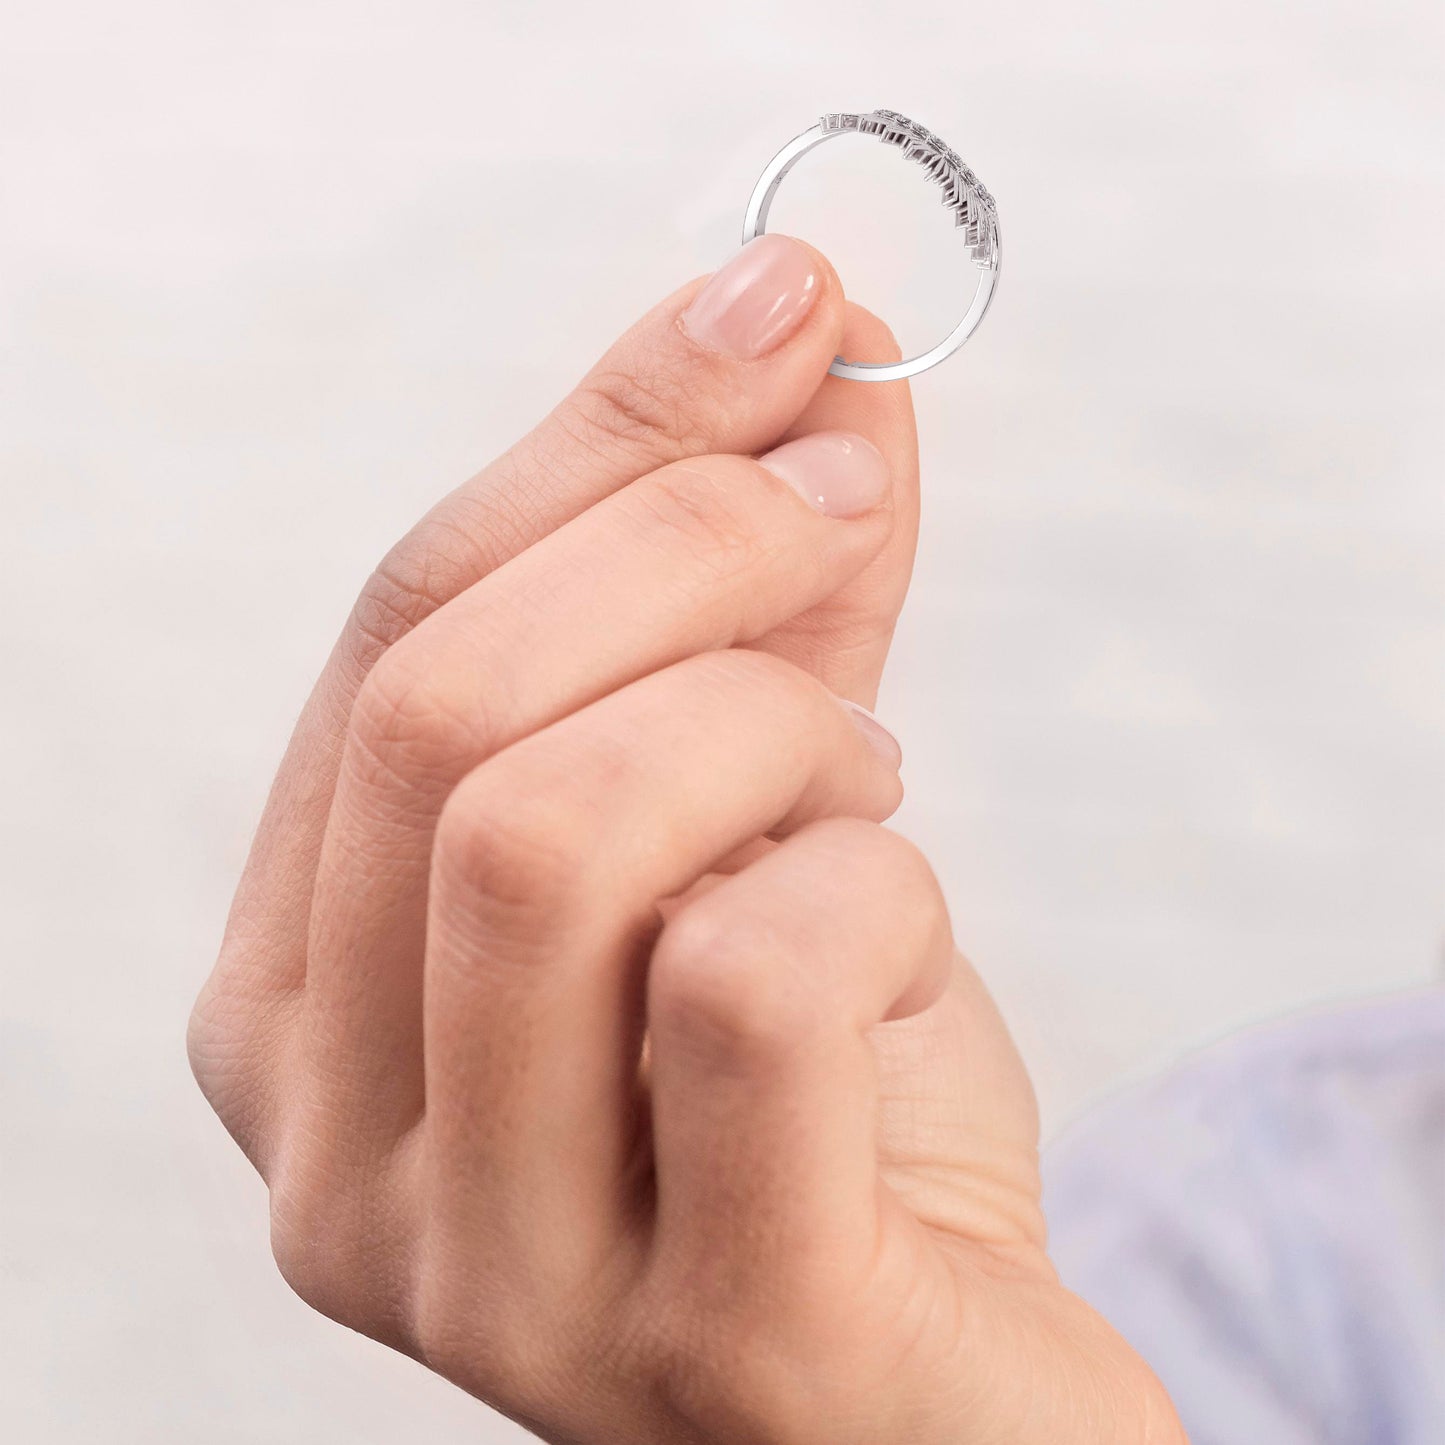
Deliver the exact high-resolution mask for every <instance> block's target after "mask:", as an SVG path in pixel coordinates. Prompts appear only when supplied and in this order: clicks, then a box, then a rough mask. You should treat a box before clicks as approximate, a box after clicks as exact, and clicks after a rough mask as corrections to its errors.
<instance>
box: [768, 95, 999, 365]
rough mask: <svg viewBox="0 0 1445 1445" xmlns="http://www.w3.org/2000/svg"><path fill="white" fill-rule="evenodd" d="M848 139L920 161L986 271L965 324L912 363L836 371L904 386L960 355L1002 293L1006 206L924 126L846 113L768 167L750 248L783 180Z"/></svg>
mask: <svg viewBox="0 0 1445 1445" xmlns="http://www.w3.org/2000/svg"><path fill="white" fill-rule="evenodd" d="M840 135H876V136H877V137H878V138H879V139H880V140H883V141H886V142H887V143H888V144H889V145H896V146H899V147H900V148H901V149H902V151H903V154H904V155H906V156H907V157H908V159H909V160H911V161H917V162H918V163H919V164H920V165H921V166H922V167H923V168H924V170H925V171H926V172H927V174H928V177H929V179H930V180H932V181H936V182H937V183H938V184H939V186H941V187H942V188H943V203H944V205H946V206H949V207H950V208H951V209H952V210H953V214H954V222H953V224H954V225H955V226H956V227H960V228H962V230H963V240H964V244H965V246H967V248H968V253H969V259H970V260H971V261H972V262H973V264H974V265H975V266H976V267H977V268H978V273H979V276H978V288H977V290H976V291H975V292H974V294H973V301H972V303H971V304H970V305H969V308H968V311H967V312H966V313H965V314H964V318H963V320H962V321H960V322H959V323H958V325H957V326H955V327H954V328H953V330H952V331H950V332H949V333H948V335H947V336H945V337H944V338H943V340H942V341H940V342H939V343H938V345H937V346H935V347H933V348H932V349H931V350H929V351H925V352H922V353H921V354H920V355H918V356H914V357H910V358H909V359H908V360H906V361H880V362H874V361H844V359H843V358H842V357H841V356H839V357H837V358H836V359H835V360H834V362H833V364H832V366H830V367H829V368H828V373H829V375H830V376H846V377H848V378H849V380H851V381H897V380H898V379H899V378H900V377H904V376H916V375H917V374H918V373H919V372H920V371H927V370H928V368H929V367H930V366H937V365H938V363H939V362H940V361H942V360H943V359H944V358H945V357H946V356H952V355H953V353H954V352H955V351H957V350H958V348H959V347H960V346H962V345H963V343H964V342H965V341H967V340H968V338H969V337H970V336H972V335H973V333H974V332H975V331H977V330H978V324H979V322H980V321H982V320H983V317H984V312H986V311H987V310H988V303H989V302H990V301H991V300H992V299H993V293H994V291H995V289H996V288H997V286H998V271H999V261H1000V259H1001V252H1000V249H999V239H998V207H997V205H996V204H995V203H994V199H993V197H992V196H991V195H989V193H988V191H987V190H985V189H984V186H983V184H982V183H981V182H980V181H979V179H978V177H977V176H976V175H974V173H973V172H972V171H971V170H969V168H968V167H967V166H966V165H964V163H963V162H962V161H961V160H960V159H959V158H958V153H957V152H956V151H955V150H953V148H952V147H951V146H948V145H946V144H945V143H944V142H943V141H942V140H940V139H939V138H938V137H937V136H936V135H934V134H933V132H932V131H929V130H925V129H924V128H923V127H922V126H921V125H919V124H918V123H917V121H912V120H909V119H908V117H907V116H906V115H899V113H898V112H897V111H896V110H870V111H868V112H867V113H866V114H854V113H851V112H846V111H845V112H840V113H838V114H834V115H825V116H824V117H823V118H822V120H820V121H819V122H818V124H817V125H815V126H812V127H811V128H810V129H808V130H805V131H804V132H803V133H802V135H800V136H795V137H794V138H793V139H792V140H790V141H789V142H788V143H787V145H785V146H784V147H783V148H782V150H780V151H779V152H778V153H777V155H775V156H774V157H773V158H772V160H770V161H769V162H768V164H767V168H766V169H765V170H764V171H763V173H762V175H761V176H759V177H758V183H757V185H756V186H754V187H753V194H752V196H751V198H750V199H749V201H748V213H747V216H746V217H745V218H744V220H743V245H745V246H746V245H747V243H748V242H749V241H751V240H753V239H754V238H755V237H757V236H761V235H762V234H763V232H764V231H766V230H767V228H768V209H769V207H770V206H771V205H772V204H773V197H774V196H775V195H777V193H778V187H779V186H780V185H782V183H783V177H784V176H786V175H787V174H788V172H789V171H790V170H792V168H793V167H794V166H795V165H797V163H798V162H799V161H800V160H801V159H802V158H803V157H804V156H805V155H807V153H808V152H809V151H810V150H812V149H813V147H814V146H816V145H822V143H823V142H824V141H825V140H832V139H833V138H834V137H835V136H840Z"/></svg>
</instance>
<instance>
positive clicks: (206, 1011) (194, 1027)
mask: <svg viewBox="0 0 1445 1445" xmlns="http://www.w3.org/2000/svg"><path fill="white" fill-rule="evenodd" d="M229 952H230V948H229V945H227V946H226V947H223V949H222V954H221V958H220V960H219V961H218V962H217V964H216V967H215V969H214V971H213V972H212V974H211V977H210V978H209V979H208V980H207V982H206V985H205V987H204V988H203V989H202V990H201V992H200V994H199V996H198V997H197V999H196V1001H195V1003H194V1005H193V1006H192V1008H191V1012H190V1016H189V1018H188V1019H187V1022H186V1059H187V1062H188V1063H189V1064H190V1069H191V1074H192V1077H194V1079H195V1081H196V1085H197V1087H198V1088H199V1089H200V1091H201V1094H202V1096H203V1097H204V1098H205V1100H206V1102H207V1103H208V1104H209V1105H210V1107H211V1109H212V1111H213V1112H214V1113H215V1115H216V1117H217V1118H218V1119H220V1121H221V1123H222V1124H224V1125H225V1127H226V1129H227V1131H228V1132H229V1133H230V1135H231V1137H232V1138H233V1139H234V1140H235V1141H236V1143H237V1144H239V1145H240V1147H241V1150H242V1152H243V1153H244V1154H245V1155H246V1157H247V1158H248V1159H250V1160H251V1162H252V1163H253V1164H254V1165H255V1166H256V1167H257V1168H258V1169H260V1170H261V1171H262V1172H263V1173H264V1172H265V1153H266V1137H265V1136H266V1133H267V1129H266V1124H267V1120H268V1118H269V1117H270V1116H271V1115H272V1114H273V1113H274V1109H273V1101H272V1093H273V1089H272V1085H271V1077H270V1075H271V1071H270V1068H269V1067H268V1065H269V1063H270V1061H271V1060H272V1059H273V1057H274V1055H275V1047H274V1045H275V1044H276V1041H277V1027H276V1025H277V1020H276V1019H275V1018H274V1017H272V1016H271V1011H270V1010H267V1009H265V1008H263V1007H262V1005H261V1003H260V1002H259V1000H258V999H257V998H256V997H255V995H254V992H253V991H251V990H247V989H245V988H243V987H240V986H239V985H238V984H237V982H236V974H237V969H236V968H235V966H234V964H233V963H232V961H231V960H230V958H229V956H228V955H229Z"/></svg>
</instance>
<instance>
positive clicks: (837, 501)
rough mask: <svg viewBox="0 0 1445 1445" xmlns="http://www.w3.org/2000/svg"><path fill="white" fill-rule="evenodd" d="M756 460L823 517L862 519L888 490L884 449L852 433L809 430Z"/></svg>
mask: <svg viewBox="0 0 1445 1445" xmlns="http://www.w3.org/2000/svg"><path fill="white" fill-rule="evenodd" d="M758 461H759V462H760V463H761V464H762V465H763V466H765V467H766V468H767V469H768V470H769V471H770V472H772V474H773V475H774V476H776V477H781V478H782V479H783V480H784V481H785V482H786V483H787V484H788V485H789V486H790V487H792V489H793V490H794V491H795V492H797V493H798V495H799V496H800V497H802V498H804V500H805V501H807V503H808V505H809V506H811V507H816V508H817V509H818V510H819V511H820V512H822V513H823V515H824V516H826V517H861V516H862V515H863V513H864V512H871V511H872V510H873V509H874V507H876V506H877V505H878V504H879V503H880V502H881V501H882V500H883V498H884V497H885V496H887V494H888V463H887V462H885V461H884V460H883V453H882V452H880V451H879V450H878V448H877V447H875V446H874V445H873V443H872V442H870V441H868V440H867V438H866V437H860V436H856V435H855V434H854V433H853V432H846V431H820V432H813V433H812V434H811V435H809V436H805V437H799V438H798V439H797V441H792V442H784V443H783V444H782V446H780V447H774V448H773V450H772V451H770V452H768V453H767V455H766V456H761V457H759V458H758Z"/></svg>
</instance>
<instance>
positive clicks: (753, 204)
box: [743, 121, 998, 381]
mask: <svg viewBox="0 0 1445 1445" xmlns="http://www.w3.org/2000/svg"><path fill="white" fill-rule="evenodd" d="M856 133H857V132H850V131H846V130H825V129H824V128H823V124H822V122H821V121H820V122H819V123H818V124H817V125H815V126H811V127H809V129H807V130H805V131H804V132H803V133H802V134H801V135H798V136H794V137H793V139H792V140H790V141H789V142H788V143H787V145H785V146H784V147H783V148H782V150H780V151H779V152H778V153H777V155H775V156H774V157H773V158H772V160H771V161H769V162H768V164H767V167H766V168H765V169H764V171H763V173H762V175H761V176H759V177H758V183H757V185H755V186H754V187H753V193H752V196H751V197H750V198H749V200H748V209H747V214H746V215H745V216H744V218H743V245H745V246H746V245H747V243H748V242H749V241H752V240H754V239H756V238H757V237H758V236H761V235H763V234H764V232H765V231H766V230H767V228H768V212H769V210H770V209H771V208H772V204H773V197H774V196H776V195H777V193H778V187H779V186H781V185H782V183H783V179H784V177H786V176H787V174H788V172H789V171H790V170H792V168H793V167H794V166H795V165H797V163H798V162H799V161H800V160H802V158H803V157H804V156H805V155H807V153H808V152H809V151H810V150H812V149H813V148H814V147H815V146H819V145H822V143H823V142H824V141H826V140H831V139H833V137H834V136H838V135H849V134H856ZM978 272H979V279H978V289H977V290H976V291H975V292H974V296H973V301H972V303H971V304H970V306H969V308H968V310H967V312H965V314H964V317H963V320H962V321H960V322H959V323H958V325H957V326H955V327H954V328H953V330H952V331H950V332H949V333H948V335H947V336H946V337H944V339H943V340H942V341H940V342H939V343H938V345H937V346H934V347H931V348H930V349H929V350H927V351H924V352H920V353H919V355H917V356H912V357H908V358H906V359H905V360H903V361H876V362H875V361H845V360H844V359H843V357H841V356H839V357H836V358H834V361H833V364H832V365H831V366H830V367H829V368H828V374H829V375H830V376H842V377H846V378H848V379H849V380H850V381H899V380H901V379H902V378H904V377H906V376H916V375H917V374H918V373H919V372H920V371H927V370H928V368H929V367H931V366H937V365H938V363H939V362H940V361H943V360H944V359H945V358H946V357H949V356H952V355H953V353H954V352H955V351H957V350H958V348H959V347H960V346H962V345H963V343H964V342H965V341H967V340H968V338H969V337H970V336H972V335H973V333H974V332H975V331H976V330H977V329H978V326H979V323H980V322H981V321H982V320H983V317H984V313H985V312H986V311H987V310H988V307H989V302H990V301H992V300H993V295H994V292H995V290H996V289H997V287H998V270H997V267H996V266H992V267H991V266H980V267H978Z"/></svg>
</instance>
